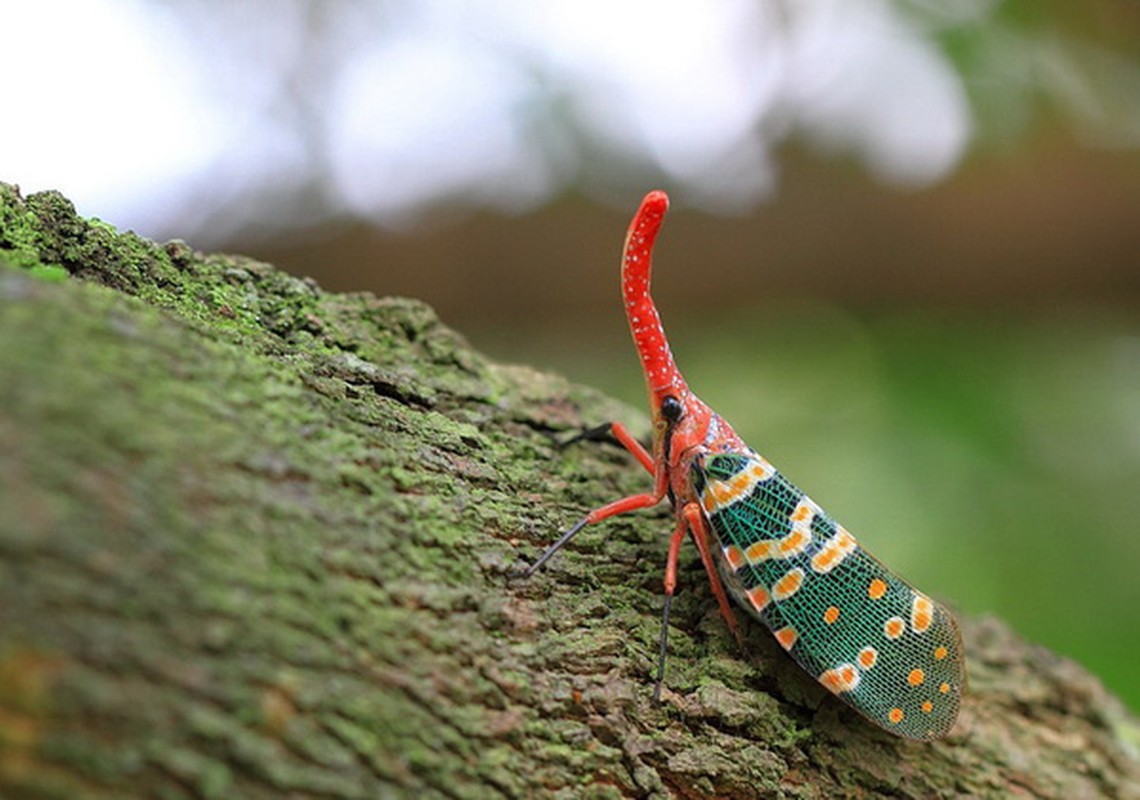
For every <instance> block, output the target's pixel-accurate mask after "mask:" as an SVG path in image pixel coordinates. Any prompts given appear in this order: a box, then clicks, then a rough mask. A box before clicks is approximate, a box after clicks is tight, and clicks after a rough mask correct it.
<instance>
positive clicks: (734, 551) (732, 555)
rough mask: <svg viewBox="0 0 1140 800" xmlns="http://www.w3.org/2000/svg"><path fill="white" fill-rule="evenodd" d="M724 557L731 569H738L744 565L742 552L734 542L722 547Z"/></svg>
mask: <svg viewBox="0 0 1140 800" xmlns="http://www.w3.org/2000/svg"><path fill="white" fill-rule="evenodd" d="M724 558H725V560H726V561H728V565H729V566H730V567H732V568H733V570H738V569H740V568H741V567H743V566H744V553H742V552H740V548H739V547H737V546H736V545H734V544H730V545H729V546H728V547H726V548H724Z"/></svg>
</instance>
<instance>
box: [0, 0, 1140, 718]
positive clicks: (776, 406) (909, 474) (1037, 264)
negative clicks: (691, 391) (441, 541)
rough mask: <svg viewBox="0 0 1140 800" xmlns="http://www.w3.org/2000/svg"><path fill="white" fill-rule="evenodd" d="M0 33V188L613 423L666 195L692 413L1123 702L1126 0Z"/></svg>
mask: <svg viewBox="0 0 1140 800" xmlns="http://www.w3.org/2000/svg"><path fill="white" fill-rule="evenodd" d="M0 34H2V37H3V43H4V45H3V52H4V56H5V58H4V62H5V66H6V70H5V74H6V80H5V81H4V86H5V91H4V93H3V99H2V101H0V180H5V181H9V182H15V183H17V184H19V185H20V186H21V188H22V189H23V191H25V192H31V191H38V190H41V189H48V188H55V189H60V190H62V191H63V192H65V193H66V194H67V195H68V196H69V197H71V198H72V199H73V200H74V201H76V203H77V205H78V207H79V210H80V211H81V212H82V213H84V214H86V215H89V216H97V217H100V218H102V219H105V220H107V221H109V222H110V223H112V224H114V225H116V226H119V227H121V228H132V229H134V230H136V231H138V232H140V233H142V234H144V235H147V236H150V237H153V238H157V239H160V240H161V239H166V238H171V237H177V238H181V239H185V240H187V241H189V242H190V243H191V244H192V245H194V246H195V247H197V248H200V249H224V250H229V251H236V252H244V253H249V254H251V255H254V256H257V257H260V258H263V259H266V260H269V261H272V262H274V263H276V264H277V265H279V266H281V267H284V268H286V269H289V270H291V271H294V272H296V273H298V274H305V275H311V276H313V277H315V278H317V280H318V281H320V282H321V283H322V284H323V285H324V286H325V287H326V288H330V289H336V290H370V291H374V292H377V293H382V294H404V295H410V296H415V297H419V298H422V299H423V300H426V301H427V302H429V303H431V304H432V305H434V306H435V307H436V308H437V309H438V310H439V312H440V314H441V315H442V317H443V318H444V320H445V321H446V322H448V323H449V324H451V325H453V326H455V327H457V328H458V329H460V330H461V331H463V332H464V333H465V334H466V335H467V336H468V338H470V339H471V340H472V341H473V342H474V343H475V344H476V345H477V346H478V347H480V348H481V349H483V350H484V351H486V352H488V353H490V354H491V355H493V356H495V357H497V358H500V359H505V360H512V361H522V362H527V363H530V364H533V365H536V366H540V367H544V368H549V369H555V370H560V371H562V372H565V373H566V374H568V375H569V376H571V377H572V378H574V379H576V380H579V381H583V382H588V383H592V384H595V385H597V386H600V387H602V388H603V389H605V390H606V391H608V392H610V393H612V394H615V395H618V396H620V397H622V398H625V399H627V400H629V401H630V402H631V403H635V404H638V405H640V404H642V403H643V397H642V391H643V389H642V383H641V377H640V375H639V374H638V371H637V362H636V359H635V356H634V354H633V352H632V348H631V347H630V345H629V342H628V338H627V336H628V335H627V333H626V330H625V323H624V320H623V319H622V316H621V308H620V304H619V302H618V296H617V295H618V290H617V289H618V282H617V263H618V250H619V247H620V244H621V240H622V236H623V233H624V230H625V226H626V224H627V221H628V218H629V215H630V214H631V212H632V211H633V209H634V208H635V206H636V203H637V201H638V200H639V198H640V197H641V195H642V194H643V193H644V192H645V191H646V190H648V189H650V188H658V187H659V188H665V189H667V190H669V191H670V193H671V195H672V197H673V211H672V212H671V215H670V218H669V220H668V222H667V225H666V228H665V231H664V233H663V236H662V242H661V245H660V251H659V256H658V261H657V272H656V281H655V295H656V297H657V299H658V303H659V305H660V306H661V308H662V313H663V315H664V317H665V319H666V322H667V324H668V327H669V331H670V333H671V336H672V339H673V342H674V349H675V352H676V354H677V357H678V361H679V363H680V364H681V366H682V368H683V369H684V370H685V371H686V373H687V376H688V378H689V380H690V382H691V383H692V384H693V385H694V387H696V389H697V391H698V392H699V393H700V394H701V395H702V396H703V397H704V399H705V400H706V401H708V402H709V403H710V404H711V405H713V406H714V407H715V408H717V409H718V410H719V411H720V412H721V413H722V414H723V415H724V416H726V417H727V418H728V419H729V420H731V421H732V422H733V423H734V424H735V426H736V427H737V429H738V431H739V432H740V433H741V434H742V435H743V436H744V437H745V438H746V439H747V440H749V441H750V442H751V443H752V444H753V446H755V447H756V448H757V449H759V450H760V451H761V452H763V453H764V454H765V455H766V456H768V458H769V459H771V460H772V461H773V462H774V463H776V464H777V465H778V466H779V467H780V468H781V469H782V470H783V471H784V472H785V473H787V474H788V475H789V476H790V477H791V478H792V479H793V480H795V481H796V482H797V483H799V484H800V485H801V486H803V487H804V488H806V489H807V490H808V491H809V492H810V493H811V494H812V495H813V496H814V497H815V498H816V499H817V500H818V501H819V502H821V504H822V505H823V506H824V507H825V508H827V509H828V510H829V511H830V512H831V513H832V514H833V515H834V516H836V517H837V518H839V519H840V520H841V521H842V522H843V523H844V524H845V526H846V527H848V528H849V529H850V530H852V531H853V532H855V533H856V535H858V536H859V537H860V538H861V539H862V540H863V541H864V543H865V544H868V545H869V546H870V548H871V549H872V550H874V551H875V552H876V553H877V554H878V555H879V556H880V557H881V558H883V559H884V560H886V561H887V562H888V563H889V564H891V565H892V566H894V567H896V568H897V569H898V570H899V571H900V572H901V573H903V574H904V575H906V576H907V577H909V578H911V579H912V580H913V581H914V582H916V583H918V584H919V585H920V586H922V587H923V588H924V589H926V590H927V591H929V592H930V593H933V594H935V595H938V596H941V597H943V598H946V599H948V600H950V601H951V602H952V603H954V604H956V605H957V606H958V607H959V608H961V609H962V610H963V611H965V612H968V613H972V614H973V613H987V612H992V613H996V614H998V615H1000V616H1002V617H1003V618H1005V619H1007V620H1009V621H1010V622H1011V623H1012V624H1013V625H1014V626H1015V627H1016V628H1017V629H1018V630H1019V631H1021V632H1022V633H1024V634H1025V635H1027V636H1028V637H1031V638H1032V639H1035V640H1037V641H1040V642H1042V643H1044V644H1047V645H1048V646H1050V647H1052V648H1054V649H1056V650H1058V651H1060V652H1061V653H1064V654H1066V655H1069V656H1072V657H1074V658H1076V659H1078V660H1080V661H1081V662H1083V663H1084V664H1086V665H1087V666H1089V667H1090V668H1092V669H1093V670H1094V671H1096V672H1097V673H1098V674H1100V675H1101V676H1102V677H1103V679H1104V680H1105V682H1106V683H1107V684H1108V685H1109V686H1110V687H1111V688H1113V689H1115V690H1116V691H1117V692H1118V693H1120V694H1121V695H1122V696H1123V697H1124V698H1125V699H1126V701H1127V702H1129V703H1130V705H1131V706H1132V707H1133V708H1134V709H1140V684H1138V683H1137V682H1136V680H1135V677H1136V673H1137V656H1138V654H1140V647H1138V644H1140V615H1133V614H1132V611H1133V610H1135V609H1138V608H1140V313H1138V311H1140V264H1138V254H1140V207H1138V203H1140V3H1136V2H1134V1H1133V0H1083V2H1080V3H1074V2H1072V1H1071V0H1006V1H1004V2H1003V1H1002V0H959V2H955V3H950V4H947V3H941V2H935V0H896V1H895V2H889V1H888V0H783V2H777V1H776V0H676V1H675V2H672V1H670V0H656V2H653V0H606V1H605V2H596V0H543V1H542V2H525V1H524V0H464V2H458V0H451V1H449V0H308V1H306V0H182V1H181V2H178V3H172V2H163V0H37V2H35V3H5V4H0ZM599 422H600V420H599ZM552 502H557V499H552ZM663 548H664V540H663Z"/></svg>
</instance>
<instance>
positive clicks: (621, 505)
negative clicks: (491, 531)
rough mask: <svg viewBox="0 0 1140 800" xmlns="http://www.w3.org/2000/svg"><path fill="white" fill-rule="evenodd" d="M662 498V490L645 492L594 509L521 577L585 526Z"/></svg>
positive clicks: (532, 571)
mask: <svg viewBox="0 0 1140 800" xmlns="http://www.w3.org/2000/svg"><path fill="white" fill-rule="evenodd" d="M664 496H665V492H664V490H663V489H662V490H661V491H656V492H646V493H645V494H634V495H630V496H629V497H623V498H621V499H620V500H614V501H613V502H612V503H606V504H605V505H604V506H602V507H601V508H595V509H594V510H593V511H591V512H590V513H589V514H587V515H586V516H584V517H582V519H580V520H578V521H577V522H576V523H574V527H572V528H570V530H568V531H566V533H564V534H562V536H560V537H559V538H558V541H556V542H555V543H554V544H552V545H550V547H548V548H546V552H544V553H543V554H542V555H541V556H539V557H538V560H537V561H535V562H534V563H533V564H531V565H530V566H529V567H527V568H526V569H525V570H524V571H523V573H522V577H524V578H529V577H530V576H531V575H533V574H534V573H535V571H536V570H537V569H538V568H539V567H541V566H542V565H543V564H545V563H546V561H547V560H548V559H549V558H550V557H551V556H552V555H554V554H555V553H557V552H558V551H559V550H561V549H562V546H563V545H565V544H566V543H567V542H568V541H570V540H571V539H573V538H574V536H575V535H576V534H577V533H578V531H580V530H582V529H583V528H585V527H586V526H587V525H592V524H594V523H595V522H601V521H602V520H604V519H609V518H610V517H614V516H617V515H618V514H625V513H626V512H628V511H636V510H638V509H639V508H649V507H650V506H655V505H657V504H658V503H660V502H661V500H662V498H664Z"/></svg>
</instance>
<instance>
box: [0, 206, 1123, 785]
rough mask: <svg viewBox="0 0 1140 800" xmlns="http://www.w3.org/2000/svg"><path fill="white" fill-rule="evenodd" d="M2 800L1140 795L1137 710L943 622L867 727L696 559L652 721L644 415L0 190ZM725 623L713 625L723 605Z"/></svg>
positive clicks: (250, 270) (308, 292)
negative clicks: (926, 735)
mask: <svg viewBox="0 0 1140 800" xmlns="http://www.w3.org/2000/svg"><path fill="white" fill-rule="evenodd" d="M0 262H3V266H0V796H3V797H52V798H54V797H60V798H71V797H86V798H103V797H108V798H110V797H123V796H140V797H142V796H147V797H150V796H156V797H205V798H215V797H216V798H222V797H226V798H228V797H251V798H260V797H325V798H355V797H416V796H419V797H456V798H482V797H566V798H569V797H595V798H605V797H687V798H698V797H741V798H746V797H795V798H826V797H836V796H844V795H849V796H850V795H853V796H864V797H868V796H879V795H886V796H892V797H915V798H927V797H957V796H970V797H978V796H993V797H1006V796H1011V795H1013V796H1019V795H1020V796H1036V797H1058V798H1073V797H1096V796H1106V797H1140V765H1138V763H1140V762H1138V760H1137V756H1136V746H1137V742H1138V741H1140V733H1138V731H1140V726H1138V725H1137V722H1136V720H1135V719H1133V718H1132V717H1130V716H1129V715H1128V714H1127V713H1126V712H1125V711H1124V710H1123V708H1122V707H1121V705H1120V704H1119V703H1118V702H1117V701H1116V700H1115V699H1114V698H1112V697H1111V696H1109V695H1108V694H1107V693H1106V692H1105V690H1104V689H1103V688H1102V687H1101V685H1100V683H1099V682H1098V681H1097V679H1096V678H1094V677H1092V676H1091V675H1089V674H1088V673H1086V672H1085V671H1084V670H1082V669H1081V668H1080V667H1079V666H1077V665H1076V664H1073V663H1072V662H1070V661H1066V660H1064V659H1062V658H1059V657H1057V656H1055V655H1053V654H1051V653H1049V652H1047V651H1045V650H1043V649H1042V648H1039V647H1035V646H1032V645H1029V644H1026V643H1025V642H1023V641H1021V640H1020V639H1018V638H1017V637H1016V636H1015V635H1014V634H1012V633H1011V632H1010V631H1009V630H1008V629H1007V628H1006V627H1005V626H1004V625H1003V624H1002V623H1001V622H999V621H997V620H994V619H981V620H978V619H966V620H964V633H965V639H966V644H967V649H968V652H969V671H970V681H971V688H970V691H969V693H968V695H967V698H966V701H965V705H964V709H963V712H962V716H961V719H960V720H959V723H958V725H957V727H956V728H955V730H954V732H953V733H952V734H951V735H950V736H949V737H948V738H947V739H944V740H942V741H939V742H936V743H933V744H920V743H914V742H907V741H903V740H899V739H896V738H893V737H891V736H889V735H887V734H885V733H882V732H880V731H878V730H877V729H875V728H873V727H872V726H871V725H869V724H868V723H865V722H864V721H863V720H861V719H860V718H859V717H858V716H857V715H855V714H854V713H853V712H851V711H849V710H847V709H846V708H845V707H844V706H843V705H842V704H841V703H838V702H837V701H835V700H834V699H833V698H831V697H830V696H828V695H827V694H826V692H825V691H824V690H823V689H821V688H820V687H819V686H817V685H816V684H815V683H814V682H813V681H812V680H811V679H810V678H808V677H807V676H806V675H804V674H803V673H801V672H800V670H799V669H798V668H797V667H796V666H795V665H794V664H793V663H792V662H791V661H790V660H789V659H788V658H787V657H786V656H785V654H784V653H783V652H782V651H781V650H780V649H779V648H778V647H777V646H775V645H774V644H773V642H772V641H771V637H770V636H769V635H768V634H767V633H766V632H765V631H763V630H762V629H760V628H759V627H758V626H755V625H753V624H751V623H746V624H745V630H746V635H747V640H748V645H749V648H750V652H751V655H750V656H749V657H747V658H746V657H742V656H741V655H740V654H739V653H738V651H737V649H736V647H735V644H734V642H733V640H732V638H731V636H730V635H728V633H727V632H726V630H725V629H724V626H723V625H722V623H721V622H720V620H719V618H718V616H717V612H716V606H715V603H714V602H713V601H712V600H711V597H710V595H709V592H708V589H707V587H706V585H705V581H704V578H703V575H702V570H701V567H700V565H699V563H698V561H697V560H696V559H688V564H687V566H686V567H685V569H684V570H683V574H682V576H681V584H682V590H681V592H680V594H679V595H678V597H677V601H676V603H675V605H674V617H673V621H674V627H673V629H672V632H671V639H670V645H671V654H670V662H669V673H668V677H667V682H666V690H665V692H664V695H663V701H662V702H661V703H660V704H655V703H653V702H652V700H651V688H652V679H651V673H652V671H653V666H654V659H655V655H656V641H657V634H658V625H659V619H660V616H659V615H660V609H661V602H662V598H661V574H662V566H663V563H664V557H665V546H666V536H665V534H666V532H667V531H668V530H669V529H670V524H669V521H668V514H667V512H666V510H665V509H661V510H660V511H658V512H650V513H645V514H640V515H635V516H631V517H623V518H621V519H617V520H614V521H612V522H608V523H606V524H605V525H604V526H599V527H598V528H597V529H593V530H587V531H585V532H583V533H582V534H581V535H580V536H579V537H578V538H577V539H576V540H575V541H574V543H573V544H572V545H571V546H570V547H568V548H566V549H565V550H564V551H563V552H562V553H560V554H558V555H557V556H556V557H555V558H554V559H552V560H551V562H550V563H549V565H548V566H547V567H546V568H545V569H544V570H543V571H541V572H540V573H539V574H537V575H536V576H534V577H533V578H531V579H530V580H526V581H521V580H518V579H516V578H514V577H512V573H513V572H514V570H516V569H517V568H518V567H519V566H520V564H522V563H523V561H524V560H525V559H532V558H533V557H534V556H535V555H536V554H537V553H538V552H539V551H540V549H541V548H542V547H543V546H545V545H546V544H548V543H549V542H550V541H552V539H553V538H554V536H555V535H556V533H557V532H558V531H560V530H563V529H565V527H566V526H567V524H568V523H570V522H572V521H574V520H575V519H576V518H578V517H579V516H580V515H581V514H582V513H583V512H584V511H585V510H587V509H589V508H590V507H593V506H595V505H598V504H600V503H601V502H604V501H606V500H610V499H613V498H616V497H618V496H621V495H624V494H630V493H633V492H637V491H642V490H643V489H644V488H645V476H644V474H643V473H642V472H641V471H640V470H639V469H637V468H635V466H634V465H633V463H632V461H631V459H630V458H629V457H627V456H626V455H625V454H624V453H623V452H622V451H620V450H619V449H617V448H616V447H612V446H610V445H608V444H605V443H584V444H581V445H577V446H575V447H573V448H568V449H564V450H563V449H560V448H559V447H558V446H557V439H558V438H559V436H560V435H564V434H568V433H570V432H574V431H577V430H579V429H580V428H581V427H582V426H583V425H592V424H596V423H598V422H601V421H605V420H609V419H615V418H616V419H621V420H623V421H625V422H627V424H629V425H631V426H632V427H634V429H635V430H637V429H640V430H645V425H646V423H645V421H644V419H643V418H642V417H641V416H639V415H638V414H637V412H635V411H632V410H631V409H628V408H626V407H624V406H621V405H619V404H617V403H615V402H614V401H611V400H608V399H606V398H605V397H603V396H601V395H600V394H599V393H598V392H596V391H592V390H590V389H588V388H584V387H579V386H574V385H571V384H569V383H568V382H566V381H565V380H563V379H562V378H560V377H558V376H554V375H549V374H544V373H540V372H536V371H533V370H531V369H528V368H525V367H511V366H504V365H500V364H495V363H492V362H490V361H489V360H487V359H486V358H484V357H483V356H481V355H479V354H478V353H475V352H473V351H472V350H471V349H470V348H469V347H468V346H467V344H466V343H465V342H464V341H463V339H462V338H461V337H460V336H458V335H457V334H456V333H454V332H453V331H451V330H449V329H448V328H446V327H445V326H443V325H442V324H441V323H440V322H439V321H438V320H437V319H436V317H435V315H434V314H433V313H432V311H431V310H430V309H429V308H427V307H426V306H424V305H423V304H422V303H419V302H416V301H414V300H404V299H397V298H377V297H373V296H370V295H366V294H354V295H335V294H328V293H325V292H322V291H321V290H320V289H319V288H318V287H317V286H316V285H315V284H314V283H313V282H311V281H308V280H303V279H298V278H294V277H290V276H288V275H286V274H284V273H282V272H279V271H277V270H274V269H273V268H272V267H269V266H266V265H264V264H260V263H256V262H252V261H250V260H247V259H243V258H240V257H232V256H219V255H203V254H200V253H196V252H193V251H192V250H191V249H190V248H189V247H187V246H186V245H185V244H182V243H179V242H172V243H169V244H167V245H165V246H160V245H157V244H154V243H152V242H148V241H146V240H143V239H141V238H139V237H137V236H135V235H133V234H130V233H119V232H116V231H115V230H113V229H112V228H110V227H109V226H107V225H105V224H103V223H100V222H97V221H87V220H83V219H81V218H79V217H77V216H76V214H75V211H74V209H73V207H72V206H71V204H70V203H69V202H68V201H67V200H66V199H64V198H63V197H62V196H60V195H59V194H56V193H44V194H38V195H32V196H30V197H28V198H27V199H24V198H22V197H21V196H20V195H19V193H18V192H17V190H16V189H15V188H14V187H11V186H7V185H3V184H0ZM742 620H743V617H742Z"/></svg>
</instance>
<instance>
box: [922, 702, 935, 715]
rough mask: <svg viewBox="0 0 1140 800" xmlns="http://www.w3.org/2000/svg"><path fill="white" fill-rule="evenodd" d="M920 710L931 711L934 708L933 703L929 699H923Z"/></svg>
mask: <svg viewBox="0 0 1140 800" xmlns="http://www.w3.org/2000/svg"><path fill="white" fill-rule="evenodd" d="M922 710H923V711H924V712H925V713H927V714H929V713H930V712H931V711H933V710H934V703H932V702H930V701H929V700H925V701H923V703H922Z"/></svg>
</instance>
